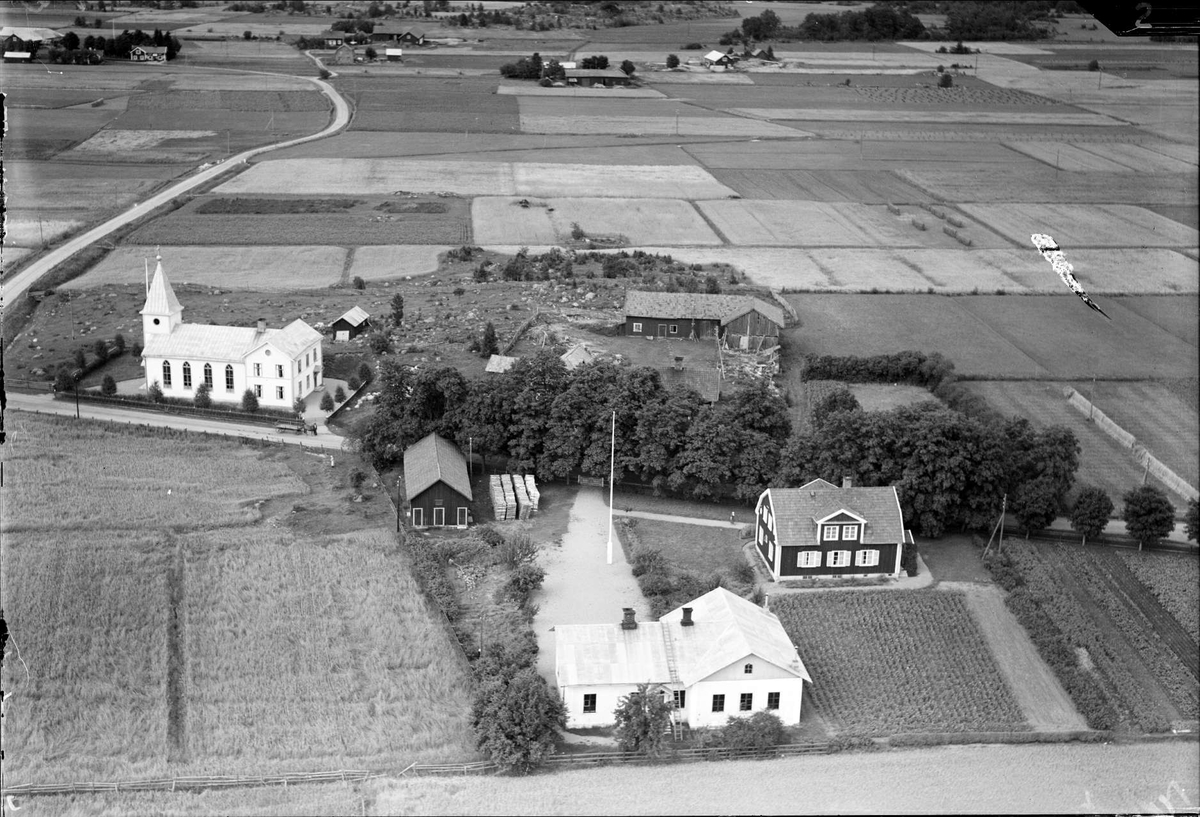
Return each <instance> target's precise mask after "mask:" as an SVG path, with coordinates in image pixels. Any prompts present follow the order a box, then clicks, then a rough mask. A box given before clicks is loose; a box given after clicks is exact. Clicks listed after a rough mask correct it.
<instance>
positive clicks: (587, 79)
mask: <svg viewBox="0 0 1200 817" xmlns="http://www.w3.org/2000/svg"><path fill="white" fill-rule="evenodd" d="M565 74H566V77H567V84H568V85H578V86H580V87H582V88H590V87H592V86H594V85H603V86H604V87H605V88H612V87H613V86H614V85H628V84H629V83H630V79H629V75H628V74H626V73H625V72H624V71H622V70H621V69H619V68H567V69H566V70H565Z"/></svg>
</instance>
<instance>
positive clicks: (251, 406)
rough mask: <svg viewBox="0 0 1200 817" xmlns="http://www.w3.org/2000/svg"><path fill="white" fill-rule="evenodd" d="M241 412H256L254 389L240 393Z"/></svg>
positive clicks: (256, 401) (256, 404) (256, 397)
mask: <svg viewBox="0 0 1200 817" xmlns="http://www.w3.org/2000/svg"><path fill="white" fill-rule="evenodd" d="M159 393H160V394H161V393H162V392H161V391H160V392H159ZM242 411H246V412H250V413H254V412H256V411H258V395H256V394H255V393H254V389H246V391H244V392H242Z"/></svg>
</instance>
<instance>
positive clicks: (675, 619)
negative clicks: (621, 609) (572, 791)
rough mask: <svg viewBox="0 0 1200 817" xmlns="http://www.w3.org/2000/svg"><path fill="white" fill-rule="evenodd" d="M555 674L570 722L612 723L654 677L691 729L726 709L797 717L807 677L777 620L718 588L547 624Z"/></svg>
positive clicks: (788, 719)
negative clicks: (660, 606)
mask: <svg viewBox="0 0 1200 817" xmlns="http://www.w3.org/2000/svg"><path fill="white" fill-rule="evenodd" d="M554 633H555V637H554V643H555V651H556V653H555V670H554V671H555V676H556V680H557V686H558V691H559V695H561V696H562V700H563V703H564V704H566V708H567V726H568V727H570V728H584V727H590V726H611V725H612V724H613V723H614V719H613V711H614V710H615V709H616V708H617V704H618V702H619V700H620V698H621V697H622V696H624V695H628V694H629V693H631V692H634V691H636V689H637V687H638V684H651V685H652V686H656V687H658V688H660V689H661V690H662V692H663V694H664V695H668V694H669V695H670V696H671V699H672V701H673V703H674V705H675V712H676V716H675V717H676V718H677V719H678V720H681V721H683V722H686V723H687V724H688V725H689V726H690V727H692V728H694V729H696V728H706V727H714V726H722V725H723V724H724V723H725V722H726V721H727V720H728V719H729V718H730V717H731V716H734V715H751V714H753V713H755V712H762V711H764V710H765V711H769V712H774V713H775V714H776V715H778V716H779V718H780V720H782V721H783V722H784V724H787V725H794V724H797V723H799V722H800V703H801V698H802V696H803V692H804V682H805V681H808V682H809V683H812V679H811V678H810V677H809V675H808V671H807V670H806V669H805V668H804V663H803V662H802V661H801V660H800V656H799V655H798V654H797V653H796V648H795V646H794V645H793V644H792V641H791V639H790V638H789V637H788V634H787V631H785V630H784V628H783V625H782V624H780V622H779V619H778V618H777V617H776V616H775V615H774V614H773V613H770V612H768V611H767V610H764V609H763V608H761V607H759V606H758V605H756V604H753V603H751V602H749V601H746V600H745V599H743V598H741V597H739V596H737V595H735V594H733V593H731V592H729V591H728V590H726V589H725V588H723V587H718V588H716V589H715V590H711V591H709V592H708V593H705V594H704V595H703V596H701V597H700V598H698V599H695V600H694V601H692V602H689V603H688V604H687V605H686V606H684V607H679V608H677V609H675V610H672V611H671V612H669V613H667V614H665V615H663V616H662V617H661V618H660V619H659V620H658V621H650V622H639V621H636V620H635V616H634V612H633V610H631V609H626V610H625V619H624V621H622V622H620V623H617V624H567V625H558V626H556V627H555V628H554Z"/></svg>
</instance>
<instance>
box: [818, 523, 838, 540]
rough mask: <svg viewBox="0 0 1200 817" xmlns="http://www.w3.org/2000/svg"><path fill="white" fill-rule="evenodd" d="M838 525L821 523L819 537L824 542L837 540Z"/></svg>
mask: <svg viewBox="0 0 1200 817" xmlns="http://www.w3.org/2000/svg"><path fill="white" fill-rule="evenodd" d="M840 527H841V526H840V525H822V526H821V538H822V539H824V540H825V541H826V542H836V541H837V540H838V530H840Z"/></svg>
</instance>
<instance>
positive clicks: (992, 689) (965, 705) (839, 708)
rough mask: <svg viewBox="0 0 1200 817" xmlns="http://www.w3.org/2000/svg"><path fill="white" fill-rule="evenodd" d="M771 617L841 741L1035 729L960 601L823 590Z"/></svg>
mask: <svg viewBox="0 0 1200 817" xmlns="http://www.w3.org/2000/svg"><path fill="white" fill-rule="evenodd" d="M771 611H772V612H773V613H775V614H776V615H777V616H779V619H780V621H781V622H782V623H783V626H784V628H786V629H787V632H788V635H789V636H791V638H792V640H793V641H794V642H795V644H796V647H797V649H798V650H799V652H800V655H801V656H802V657H803V659H804V665H805V666H806V667H807V668H808V671H809V673H810V674H811V675H812V678H813V684H812V688H811V689H812V694H813V701H814V705H815V706H816V707H817V709H818V710H819V713H820V714H821V716H822V717H823V718H825V719H826V720H828V721H829V722H831V724H832V725H834V727H835V728H836V729H837V731H838V732H839V733H841V734H849V735H881V734H894V733H898V732H963V731H1014V730H1015V731H1019V730H1022V729H1026V728H1028V727H1027V725H1026V724H1025V719H1024V717H1023V716H1022V714H1021V710H1020V707H1019V706H1018V705H1017V702H1016V700H1015V699H1014V698H1013V695H1012V693H1011V692H1010V691H1009V689H1008V687H1007V686H1006V685H1005V683H1004V680H1003V678H1002V676H1001V675H1000V670H999V668H998V667H997V666H996V662H995V659H994V658H993V657H992V655H991V653H990V652H989V650H988V647H987V644H986V642H985V641H984V639H983V636H982V634H981V633H980V631H979V628H978V626H977V625H976V624H975V622H974V620H973V619H972V618H971V614H970V611H969V610H968V609H967V605H966V602H965V600H964V598H963V597H962V595H961V594H958V593H951V592H930V591H920V590H911V591H888V592H877V593H867V592H849V591H829V592H815V591H814V592H811V593H795V594H788V595H781V596H779V597H778V600H776V599H772V600H771Z"/></svg>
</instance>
